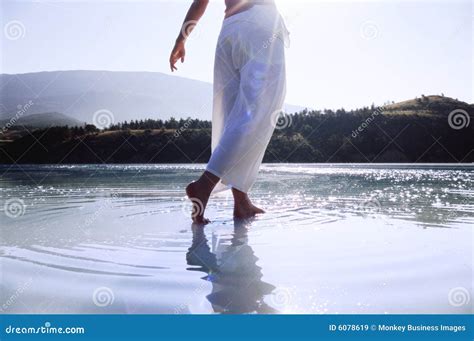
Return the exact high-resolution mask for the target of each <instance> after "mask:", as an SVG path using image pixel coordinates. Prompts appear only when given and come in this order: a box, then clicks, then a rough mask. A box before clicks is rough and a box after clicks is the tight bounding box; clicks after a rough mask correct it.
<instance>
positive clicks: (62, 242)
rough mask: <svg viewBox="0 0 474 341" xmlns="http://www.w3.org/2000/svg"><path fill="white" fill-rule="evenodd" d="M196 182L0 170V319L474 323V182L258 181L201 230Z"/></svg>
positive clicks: (181, 169)
mask: <svg viewBox="0 0 474 341" xmlns="http://www.w3.org/2000/svg"><path fill="white" fill-rule="evenodd" d="M203 168H204V166H203V165H100V166H99V165H84V166H66V165H65V166H23V165H22V166H13V167H10V166H1V167H0V171H1V173H2V174H3V175H2V177H1V191H2V205H1V208H2V209H3V212H2V214H1V222H2V225H1V243H0V256H1V258H0V261H1V269H2V279H1V286H2V290H1V296H0V299H1V301H0V304H1V306H0V308H1V311H2V312H4V313H131V314H135V313H171V314H173V313H180V314H187V313H255V312H257V313H303V314H306V313H315V314H320V313H358V314H365V313H470V312H472V308H471V306H472V301H471V297H472V285H473V284H472V283H473V278H472V263H473V257H472V246H473V232H472V229H473V226H474V186H473V184H474V166H472V165H470V166H469V165H453V166H449V165H416V166H409V165H400V166H391V165H344V166H342V165H287V164H278V165H264V166H263V167H262V170H261V173H260V177H259V180H258V182H257V184H256V185H255V186H254V188H253V190H252V193H251V197H252V198H253V199H254V201H255V202H256V203H257V204H258V205H260V206H262V207H263V208H265V209H266V210H267V213H266V214H264V215H262V216H259V217H258V218H256V219H254V220H251V221H244V222H234V220H233V219H232V198H231V197H230V196H229V193H226V192H223V193H220V194H219V195H217V196H215V197H213V198H211V200H210V202H209V206H208V212H207V217H208V218H210V219H211V220H212V223H211V224H210V225H208V226H206V227H205V228H202V227H197V226H192V224H191V222H190V218H189V215H190V205H189V203H188V202H187V200H185V199H184V193H183V189H184V187H185V185H186V184H187V183H188V182H190V181H192V180H194V179H196V178H197V176H198V175H199V174H200V172H201V171H202V170H203Z"/></svg>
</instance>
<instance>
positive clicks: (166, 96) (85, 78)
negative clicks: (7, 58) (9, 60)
mask: <svg viewBox="0 0 474 341" xmlns="http://www.w3.org/2000/svg"><path fill="white" fill-rule="evenodd" d="M0 90H1V92H0V119H9V118H10V117H12V116H14V114H15V112H16V111H17V109H18V106H24V105H25V104H26V103H28V102H29V101H32V102H33V105H32V106H31V107H29V109H28V112H27V114H37V113H45V112H60V113H63V114H65V115H68V116H70V117H71V118H74V119H76V120H78V121H80V122H88V123H92V121H93V116H94V113H95V112H97V111H99V110H103V109H105V110H108V111H110V112H112V113H113V117H114V120H115V122H120V121H130V120H132V119H144V118H153V119H168V118H170V117H172V116H174V117H175V118H178V119H179V118H187V117H193V118H198V119H202V120H206V119H210V118H211V110H212V84H210V83H206V82H201V81H196V80H191V79H187V78H182V77H177V76H170V75H166V74H163V73H158V72H112V71H54V72H38V73H26V74H17V75H8V74H0ZM302 109H303V108H302V107H298V106H292V105H287V106H286V108H285V110H286V111H288V112H296V111H300V110H302Z"/></svg>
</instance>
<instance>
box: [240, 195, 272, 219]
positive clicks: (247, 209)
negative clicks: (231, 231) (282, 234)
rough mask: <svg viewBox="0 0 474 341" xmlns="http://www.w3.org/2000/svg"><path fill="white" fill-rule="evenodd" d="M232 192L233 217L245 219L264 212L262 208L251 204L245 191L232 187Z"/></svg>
mask: <svg viewBox="0 0 474 341" xmlns="http://www.w3.org/2000/svg"><path fill="white" fill-rule="evenodd" d="M232 194H233V195H234V217H236V218H244V219H245V218H250V217H253V216H255V215H256V214H259V213H265V211H264V210H262V209H260V208H258V207H256V206H255V205H253V204H252V202H251V201H250V198H249V197H248V195H247V193H244V192H241V191H239V190H237V189H235V188H232Z"/></svg>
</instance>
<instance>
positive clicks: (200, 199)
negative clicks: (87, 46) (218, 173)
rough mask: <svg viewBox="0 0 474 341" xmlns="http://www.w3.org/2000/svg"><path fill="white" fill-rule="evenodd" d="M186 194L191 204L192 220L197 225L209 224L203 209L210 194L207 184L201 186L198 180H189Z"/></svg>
mask: <svg viewBox="0 0 474 341" xmlns="http://www.w3.org/2000/svg"><path fill="white" fill-rule="evenodd" d="M186 194H187V196H188V198H189V200H191V202H192V204H193V209H192V212H191V218H192V220H193V222H194V223H195V224H199V225H206V224H209V223H210V221H209V219H206V218H204V211H205V210H206V206H207V202H208V200H209V196H210V195H211V193H210V192H209V189H208V188H207V186H205V185H204V186H203V185H202V184H201V182H200V181H199V180H198V181H196V182H191V183H190V184H189V185H188V186H187V187H186Z"/></svg>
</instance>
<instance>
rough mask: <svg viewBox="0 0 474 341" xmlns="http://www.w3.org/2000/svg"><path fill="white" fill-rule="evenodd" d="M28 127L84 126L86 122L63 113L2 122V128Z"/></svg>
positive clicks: (35, 115)
mask: <svg viewBox="0 0 474 341" xmlns="http://www.w3.org/2000/svg"><path fill="white" fill-rule="evenodd" d="M7 125H9V126H26V127H29V128H46V127H51V126H70V127H73V126H82V125H84V122H81V121H79V120H76V119H74V118H71V117H69V116H66V115H64V114H61V113H57V112H50V113H42V114H33V115H27V116H21V117H19V118H18V119H15V118H13V119H10V120H0V126H2V127H5V126H7Z"/></svg>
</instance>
